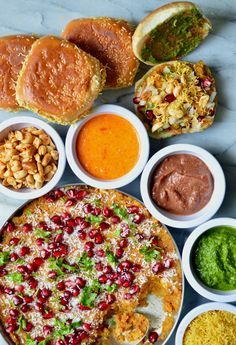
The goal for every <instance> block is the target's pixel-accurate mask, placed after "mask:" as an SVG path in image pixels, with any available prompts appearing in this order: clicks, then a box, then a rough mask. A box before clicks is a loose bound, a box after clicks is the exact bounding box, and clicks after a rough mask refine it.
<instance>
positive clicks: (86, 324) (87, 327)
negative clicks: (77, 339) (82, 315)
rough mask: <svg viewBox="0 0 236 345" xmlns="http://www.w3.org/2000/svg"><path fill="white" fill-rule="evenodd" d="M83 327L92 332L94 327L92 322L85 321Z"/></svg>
mask: <svg viewBox="0 0 236 345" xmlns="http://www.w3.org/2000/svg"><path fill="white" fill-rule="evenodd" d="M83 329H84V330H85V331H87V332H90V331H91V330H92V327H91V325H90V323H88V322H84V323H83Z"/></svg>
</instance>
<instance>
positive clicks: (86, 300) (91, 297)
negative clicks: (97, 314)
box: [80, 280, 101, 308]
mask: <svg viewBox="0 0 236 345" xmlns="http://www.w3.org/2000/svg"><path fill="white" fill-rule="evenodd" d="M100 290H101V284H100V283H99V281H98V280H93V282H92V284H91V285H90V286H85V287H84V288H83V291H82V295H81V298H80V303H81V304H82V305H83V306H85V307H89V308H92V307H93V306H94V301H95V299H96V298H97V296H98V294H99V291H100Z"/></svg>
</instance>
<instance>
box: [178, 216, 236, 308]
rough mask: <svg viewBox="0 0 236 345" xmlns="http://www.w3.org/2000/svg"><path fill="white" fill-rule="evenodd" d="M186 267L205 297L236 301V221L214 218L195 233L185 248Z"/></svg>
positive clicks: (184, 261) (185, 271)
mask: <svg viewBox="0 0 236 345" xmlns="http://www.w3.org/2000/svg"><path fill="white" fill-rule="evenodd" d="M182 265H183V271H184V274H185V276H186V279H187V280H188V282H189V284H190V285H191V286H192V288H193V289H194V290H195V291H196V292H198V293H199V294H200V295H201V296H203V297H205V298H207V299H209V300H212V301H216V302H234V301H236V219H233V218H216V219H212V220H210V221H208V222H206V223H204V224H202V225H200V226H198V227H197V228H196V229H195V230H193V232H192V233H191V234H190V235H189V237H188V239H187V241H186V242H185V245H184V248H183V253H182Z"/></svg>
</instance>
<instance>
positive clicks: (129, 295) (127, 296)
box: [124, 292, 133, 300]
mask: <svg viewBox="0 0 236 345" xmlns="http://www.w3.org/2000/svg"><path fill="white" fill-rule="evenodd" d="M124 298H125V299H128V300H129V299H131V298H133V295H132V294H131V293H128V292H127V293H125V294H124Z"/></svg>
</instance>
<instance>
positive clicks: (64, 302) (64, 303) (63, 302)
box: [60, 297, 68, 306]
mask: <svg viewBox="0 0 236 345" xmlns="http://www.w3.org/2000/svg"><path fill="white" fill-rule="evenodd" d="M60 304H61V305H64V306H67V305H68V300H67V299H66V298H64V297H61V298H60Z"/></svg>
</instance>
